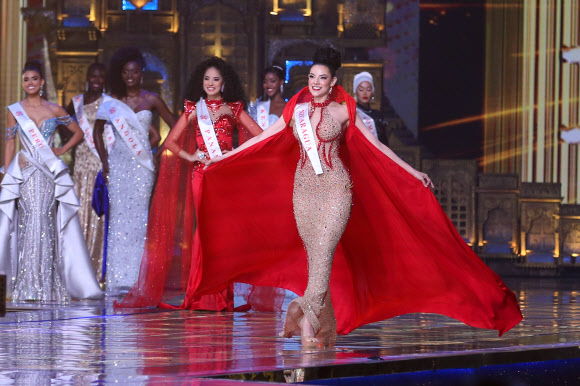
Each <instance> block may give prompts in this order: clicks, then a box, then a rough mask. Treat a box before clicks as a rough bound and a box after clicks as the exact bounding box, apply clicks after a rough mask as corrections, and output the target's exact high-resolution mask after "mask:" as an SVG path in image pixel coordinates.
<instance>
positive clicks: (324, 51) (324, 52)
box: [312, 46, 341, 77]
mask: <svg viewBox="0 0 580 386" xmlns="http://www.w3.org/2000/svg"><path fill="white" fill-rule="evenodd" d="M316 64H322V65H324V66H326V67H328V69H329V70H330V75H332V77H335V76H336V71H338V69H339V68H340V66H341V57H340V52H339V51H338V50H336V49H334V48H332V47H330V46H328V47H321V48H319V49H317V50H316V51H315V52H314V57H313V58H312V65H313V66H314V65H316Z"/></svg>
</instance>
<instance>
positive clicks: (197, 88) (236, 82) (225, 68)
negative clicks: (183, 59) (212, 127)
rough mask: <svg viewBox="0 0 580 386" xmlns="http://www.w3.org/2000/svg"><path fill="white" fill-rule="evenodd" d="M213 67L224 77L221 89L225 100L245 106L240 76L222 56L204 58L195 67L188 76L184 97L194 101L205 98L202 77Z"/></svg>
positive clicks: (244, 95) (244, 94)
mask: <svg viewBox="0 0 580 386" xmlns="http://www.w3.org/2000/svg"><path fill="white" fill-rule="evenodd" d="M212 67H213V68H215V69H217V70H218V71H219V73H220V74H221V76H222V77H223V79H224V91H222V98H223V99H224V101H225V102H242V103H243V105H244V107H245V106H246V93H245V92H244V87H243V86H242V82H241V81H240V77H239V76H238V74H236V71H234V69H233V67H232V66H230V65H229V64H228V63H226V61H225V60H223V59H222V58H218V57H217V56H214V57H213V58H209V59H207V60H204V61H203V62H201V63H200V64H198V65H197V67H195V70H194V71H193V73H192V74H191V77H190V78H189V82H188V83H187V89H186V91H185V99H188V100H190V101H192V102H196V101H198V100H199V98H201V97H203V98H207V93H206V92H205V90H204V89H203V77H204V75H205V72H206V71H207V70H208V69H209V68H212Z"/></svg>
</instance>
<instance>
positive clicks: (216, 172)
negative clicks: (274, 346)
mask: <svg viewBox="0 0 580 386" xmlns="http://www.w3.org/2000/svg"><path fill="white" fill-rule="evenodd" d="M332 96H333V97H334V98H335V100H336V101H337V102H339V103H342V102H344V103H346V106H347V108H348V113H349V118H350V121H349V122H350V125H349V127H348V128H347V130H346V133H345V136H344V143H343V144H342V146H341V158H342V160H343V162H344V163H345V165H346V166H347V168H348V170H349V171H350V174H351V178H352V181H353V184H354V187H353V206H352V213H351V217H350V220H349V223H348V225H347V228H346V230H345V232H344V234H343V236H342V238H341V241H340V243H339V245H338V247H337V250H336V253H335V256H334V262H333V268H332V274H331V279H330V287H331V294H332V303H333V305H334V308H335V313H336V318H337V323H338V333H339V334H346V333H348V332H350V331H352V330H353V329H355V328H357V327H359V326H362V325H364V324H367V323H371V322H375V321H379V320H383V319H387V318H391V317H394V316H397V315H401V314H405V313H413V312H427V313H438V314H443V315H447V316H449V317H452V318H455V319H457V320H459V321H461V322H463V323H466V324H468V325H471V326H474V327H481V328H489V329H496V330H498V332H499V334H500V335H502V334H503V333H505V332H506V331H508V330H509V329H510V328H512V327H513V326H514V325H516V324H517V323H518V322H519V321H520V320H521V319H522V315H521V313H520V309H519V306H518V303H517V300H516V297H515V294H514V293H513V292H512V291H510V290H509V289H508V288H507V287H506V285H505V284H504V283H503V281H502V280H501V278H500V277H499V276H498V275H497V274H495V273H494V272H493V271H492V270H491V269H489V268H488V267H487V266H486V265H485V264H484V263H483V262H482V261H481V260H480V259H479V257H478V256H477V255H476V254H475V253H474V252H473V251H472V250H471V249H470V247H469V246H468V245H467V244H466V243H465V242H464V241H463V239H462V238H461V237H460V236H459V234H458V233H457V231H456V230H455V228H454V227H453V225H452V223H451V222H450V220H449V219H448V217H447V216H446V214H445V213H444V211H443V210H442V208H441V207H440V205H439V204H438V202H437V200H436V198H435V197H434V196H433V194H432V193H431V191H430V190H429V189H427V188H425V187H423V185H422V183H421V182H420V181H419V180H417V179H416V178H414V177H413V176H411V175H410V174H409V173H408V172H406V171H405V170H404V169H402V168H401V167H400V166H398V165H397V164H396V163H395V162H393V161H392V160H391V159H390V158H388V157H387V156H386V155H384V154H383V153H382V152H381V151H379V150H378V149H377V148H376V147H375V146H374V145H372V144H371V143H370V142H369V141H368V140H367V139H366V137H365V136H364V135H363V134H362V133H361V132H360V130H359V129H358V128H356V126H355V125H354V123H355V118H356V104H355V101H354V100H353V99H352V98H351V97H350V96H349V95H348V94H347V93H346V92H345V91H344V90H343V89H342V88H341V87H335V89H334V91H333V95H332ZM309 99H310V93H309V92H308V89H307V88H305V89H303V90H302V91H301V92H300V93H299V94H297V95H296V96H294V97H293V98H292V99H291V100H290V102H289V103H288V104H287V105H286V109H285V111H284V119H285V121H286V122H290V120H291V117H292V114H293V111H294V107H295V105H296V103H301V102H306V101H308V100H309ZM298 159H299V148H298V142H297V140H296V139H295V137H294V135H293V129H292V127H290V126H287V127H286V129H285V130H283V131H282V132H280V133H278V134H276V135H274V136H272V137H269V138H267V139H265V140H263V141H261V142H259V143H258V144H256V145H254V146H252V147H250V148H248V149H247V150H245V151H243V152H240V153H238V154H236V155H234V156H231V157H228V158H226V159H225V160H223V161H222V162H219V163H218V164H215V165H213V166H212V167H210V168H208V170H207V171H206V172H205V173H204V177H203V181H202V186H203V188H202V193H201V197H200V200H201V205H200V209H199V213H198V218H199V219H200V226H199V228H198V230H199V237H200V242H201V249H202V254H203V256H204V258H203V259H201V260H200V265H199V267H198V269H196V270H192V271H191V276H190V281H189V284H188V288H187V291H188V296H191V297H196V296H200V295H204V294H210V293H215V292H217V291H219V290H222V289H223V288H226V287H227V286H228V285H230V284H231V283H233V282H244V283H250V284H253V285H259V286H273V287H281V288H286V289H288V290H291V291H293V292H295V293H297V294H299V295H302V294H303V292H304V290H305V288H306V283H307V275H308V272H307V257H306V252H305V250H304V247H303V244H302V241H301V239H300V237H299V235H298V231H297V229H296V223H295V220H294V215H293V209H292V192H293V180H294V172H295V170H296V165H297V163H298Z"/></svg>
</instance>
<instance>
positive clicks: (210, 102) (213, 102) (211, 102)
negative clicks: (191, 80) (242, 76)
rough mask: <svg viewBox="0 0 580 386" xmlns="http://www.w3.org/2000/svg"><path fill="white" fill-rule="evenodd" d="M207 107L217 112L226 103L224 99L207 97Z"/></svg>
mask: <svg viewBox="0 0 580 386" xmlns="http://www.w3.org/2000/svg"><path fill="white" fill-rule="evenodd" d="M205 101H206V102H205V103H206V104H207V108H208V109H209V111H211V112H212V113H214V114H215V113H217V112H218V110H219V109H221V107H222V106H223V105H224V100H223V99H206V100H205Z"/></svg>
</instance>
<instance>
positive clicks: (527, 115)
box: [520, 1, 537, 182]
mask: <svg viewBox="0 0 580 386" xmlns="http://www.w3.org/2000/svg"><path fill="white" fill-rule="evenodd" d="M536 7H537V3H536V1H525V2H524V33H523V36H524V41H523V71H522V76H523V100H522V108H523V118H524V120H523V127H522V172H521V175H520V178H521V180H522V181H527V182H533V181H534V175H533V162H534V102H535V100H534V96H535V91H536V20H537V12H536V10H537V8H536Z"/></svg>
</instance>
